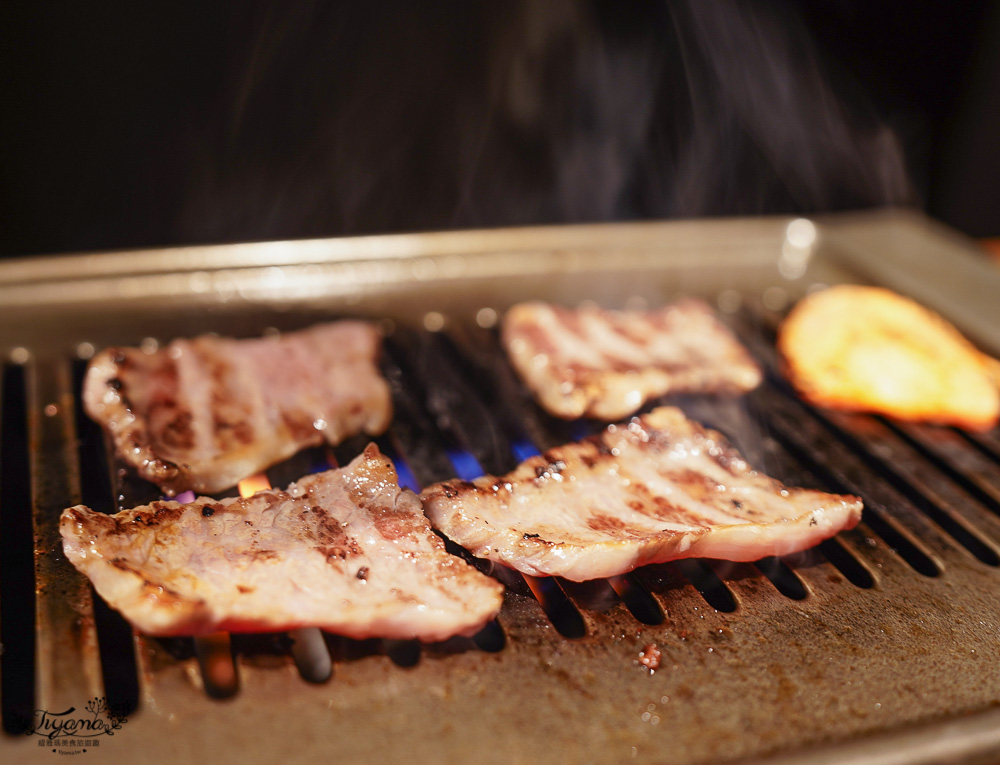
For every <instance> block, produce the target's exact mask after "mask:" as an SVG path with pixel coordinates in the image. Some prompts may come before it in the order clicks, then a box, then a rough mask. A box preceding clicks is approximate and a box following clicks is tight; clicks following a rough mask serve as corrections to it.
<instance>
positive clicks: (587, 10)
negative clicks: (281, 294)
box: [177, 0, 913, 241]
mask: <svg viewBox="0 0 1000 765" xmlns="http://www.w3.org/2000/svg"><path fill="white" fill-rule="evenodd" d="M248 8H249V9H250V10H246V11H244V12H243V13H241V14H240V18H239V19H238V21H239V23H235V24H234V25H233V28H232V29H231V30H230V33H229V34H228V35H227V37H226V48H225V51H224V52H225V60H226V62H227V68H226V76H225V79H224V81H223V83H222V85H221V86H220V89H219V93H218V97H217V98H216V99H215V100H214V101H213V103H212V106H211V108H209V109H207V110H206V112H205V114H204V116H203V117H202V118H201V119H200V120H197V121H195V122H193V124H192V126H191V128H190V129H189V131H188V132H187V133H186V134H185V136H184V138H183V140H184V141H185V142H186V149H185V152H184V153H185V154H186V155H187V156H191V157H197V158H198V161H197V163H195V164H194V165H193V166H192V169H191V171H190V177H189V179H188V181H187V183H186V188H187V202H186V204H185V205H184V207H183V209H182V211H181V213H180V215H179V220H178V224H177V225H178V238H179V239H181V240H183V241H216V240H232V239H270V238H280V237H287V236H325V235H334V234H351V233H361V232H375V231H398V230H422V229H423V230H426V229H439V228H451V227H467V226H495V225H509V224H524V223H550V222H564V221H568V222H576V221H606V220H620V219H634V218H644V217H655V218H669V217H692V216H703V215H735V214H740V215H744V214H759V213H773V212H788V213H815V212H822V211H827V210H836V209H843V208H859V207H872V206H880V205H886V204H899V203H908V202H911V201H912V196H913V192H912V189H911V187H910V183H909V181H908V178H907V172H906V162H905V158H904V156H903V150H902V148H901V146H900V143H899V141H898V139H897V137H896V133H895V132H894V131H893V130H892V129H891V128H890V127H889V126H887V125H886V124H885V123H884V122H883V121H882V120H881V119H880V118H879V115H877V114H876V113H875V111H874V110H873V109H872V108H871V107H870V106H869V105H867V104H866V103H864V101H863V99H861V98H859V97H858V95H857V91H856V90H853V89H852V88H851V87H850V84H849V83H848V82H847V81H846V80H845V79H843V78H841V79H838V78H837V77H836V76H834V75H835V74H838V73H837V72H835V70H834V69H833V68H832V67H831V66H830V65H829V63H828V62H826V61H824V60H823V58H822V57H821V56H820V55H819V52H818V50H817V46H816V44H815V42H814V41H813V40H812V39H811V37H810V34H809V31H808V29H807V27H806V25H805V24H803V22H802V20H801V19H800V18H799V15H798V13H797V6H796V5H794V4H793V3H791V2H768V3H764V2H749V3H734V2H725V1H724V0H682V1H680V2H666V1H665V0H664V2H660V3H602V2H578V1H577V0H544V2H530V1H529V0H521V1H520V2H504V3H483V4H479V3H466V2H456V1H454V0H437V1H436V2H434V3H421V2H416V3H414V2H404V1H403V0H397V1H396V2H383V3H378V4H360V3H358V4H351V5H349V6H345V5H341V4H337V5H330V4H324V3H319V2H314V3H299V4H297V5H294V6H289V7H286V6H284V4H279V3H277V2H257V3H255V4H250V5H249V6H248ZM288 8H293V10H289V9H288Z"/></svg>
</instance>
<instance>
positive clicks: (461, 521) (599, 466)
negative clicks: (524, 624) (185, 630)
mask: <svg viewBox="0 0 1000 765" xmlns="http://www.w3.org/2000/svg"><path fill="white" fill-rule="evenodd" d="M421 496H422V499H423V502H424V509H425V512H426V513H427V516H428V517H429V518H430V519H431V522H432V523H433V524H434V526H435V527H436V528H438V529H439V530H440V531H441V532H443V533H444V534H445V535H447V536H448V537H449V538H451V539H452V540H454V541H455V542H457V543H458V544H460V545H462V546H463V547H465V548H466V549H467V550H469V552H471V553H473V554H474V555H476V556H478V557H480V558H488V559H490V560H493V561H496V562H499V563H502V564H505V565H507V566H510V567H512V568H515V569H517V570H519V571H522V572H524V573H527V574H532V575H535V576H548V575H552V576H562V577H565V578H567V579H571V580H574V581H584V580H588V579H597V578H601V577H608V576H614V575H617V574H623V573H626V572H628V571H631V570H632V569H634V568H636V567H638V566H642V565H645V564H649V563H661V562H664V561H669V560H675V559H679V558H694V557H705V558H719V559H724V560H732V561H753V560H759V559H760V558H763V557H766V556H769V555H785V554H789V553H794V552H799V551H801V550H804V549H806V548H809V547H812V546H813V545H816V544H818V543H819V542H821V541H823V540H824V539H827V538H828V537H831V536H833V535H834V534H836V533H837V532H839V531H841V530H842V529H849V528H852V527H854V526H855V525H857V523H858V521H859V520H860V518H861V510H862V503H861V500H859V499H858V498H857V497H853V496H849V495H836V494H827V493H824V492H821V491H814V490H811V489H801V488H789V487H786V486H784V485H782V484H781V483H780V482H778V481H777V480H775V479H773V478H770V477H768V476H766V475H764V474H762V473H760V472H758V471H756V470H754V469H753V468H752V467H750V465H748V464H747V463H746V461H745V460H744V459H743V458H742V457H741V456H740V454H739V453H738V452H737V451H736V450H735V448H734V447H732V446H731V445H730V444H729V443H728V442H727V441H726V440H725V439H724V438H723V436H722V435H721V434H719V433H717V432H715V431H712V430H709V429H706V428H703V427H702V426H700V425H698V424H697V423H695V422H692V421H691V420H689V419H687V418H686V417H685V416H684V414H683V413H682V412H681V411H680V410H679V409H676V408H673V407H660V408H657V409H654V410H653V411H652V412H650V413H649V414H647V415H644V416H641V417H636V418H633V419H632V420H631V421H630V422H628V423H626V424H622V425H611V426H609V427H608V428H607V429H605V430H604V431H603V432H601V433H600V434H599V435H596V436H592V437H590V438H587V439H585V440H583V441H581V442H578V443H571V444H568V445H565V446H561V447H556V448H554V449H550V450H548V451H547V452H545V453H544V454H542V455H537V456H534V457H531V458H529V459H527V460H525V461H524V462H522V463H521V464H520V465H519V466H518V467H517V468H516V469H515V470H514V471H513V472H511V473H508V474H507V475H505V476H501V477H496V476H484V477H481V478H478V479H476V480H475V481H471V482H469V481H461V480H452V481H446V482H443V483H439V484H435V485H433V486H430V487H428V488H427V489H425V490H424V492H423V493H422V495H421Z"/></svg>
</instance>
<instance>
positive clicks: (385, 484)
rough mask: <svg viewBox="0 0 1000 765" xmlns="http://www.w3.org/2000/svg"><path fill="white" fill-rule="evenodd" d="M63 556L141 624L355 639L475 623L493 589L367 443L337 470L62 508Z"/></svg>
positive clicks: (160, 629)
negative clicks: (233, 488) (283, 486)
mask: <svg viewBox="0 0 1000 765" xmlns="http://www.w3.org/2000/svg"><path fill="white" fill-rule="evenodd" d="M60 532H61V534H62V538H63V549H64V550H65V552H66V557H67V558H69V560H70V561H71V562H72V563H73V565H74V566H76V567H77V568H78V569H79V570H80V571H82V572H83V573H84V574H86V575H87V576H88V577H89V578H90V579H91V581H92V582H93V584H94V587H95V588H96V590H97V592H98V593H99V594H100V595H101V597H103V598H104V599H105V600H106V601H107V602H108V603H109V604H110V605H111V606H112V607H114V608H116V609H118V610H119V611H120V612H121V613H122V614H123V615H124V616H125V618H126V619H128V620H129V622H131V623H132V624H133V626H135V628H136V629H138V630H140V631H141V632H144V633H147V634H150V635H161V636H162V635H197V634H204V633H209V632H214V631H216V630H230V631H234V632H245V631H253V632H263V631H276V630H288V629H295V628H299V627H320V628H323V629H325V630H329V631H331V632H336V633H339V634H342V635H347V636H349V637H353V638H368V637H384V638H399V639H412V638H416V639H419V640H424V641H428V642H429V641H437V640H444V639H446V638H449V637H451V636H453V635H456V634H463V635H468V634H472V633H474V632H476V631H478V630H479V629H480V628H481V627H482V626H483V625H484V624H485V623H486V622H487V621H488V620H489V619H491V618H492V617H493V616H494V615H495V614H496V612H497V611H498V610H499V608H500V605H501V602H502V593H503V587H502V586H501V585H500V584H499V583H498V582H496V581H495V580H493V579H491V578H489V577H487V576H485V575H484V574H482V573H480V572H479V571H477V570H476V569H475V568H474V567H472V566H470V565H469V564H468V563H466V562H465V561H464V560H462V559H461V558H458V557H455V556H454V555H451V554H450V553H448V552H446V551H445V548H444V543H443V542H442V540H441V539H440V537H438V536H437V535H436V534H435V533H434V532H433V531H432V530H431V527H430V524H429V523H428V521H427V518H426V517H425V516H424V514H423V512H422V509H421V505H420V500H419V499H418V498H417V496H416V495H415V494H413V492H411V491H409V490H407V489H400V488H399V485H398V481H397V476H396V471H395V468H394V466H393V465H392V463H391V461H390V460H389V459H388V458H386V457H385V456H384V455H383V454H381V453H380V452H379V450H378V448H377V447H376V446H375V445H374V444H370V445H369V446H368V448H367V449H366V450H365V451H364V453H363V454H361V455H359V456H358V457H356V458H355V459H354V460H353V461H352V462H351V463H350V464H349V465H348V466H347V467H345V468H342V469H338V470H330V471H327V472H324V473H317V474H314V475H310V476H308V477H306V478H303V479H301V480H300V481H298V482H296V483H293V484H291V485H290V486H289V487H288V489H287V490H285V491H279V490H268V491H261V492H258V493H257V494H255V495H253V496H252V497H248V498H246V499H239V498H228V499H223V500H220V501H215V500H212V499H209V498H204V497H202V498H199V499H197V500H195V501H194V502H191V503H188V504H184V505H182V504H179V503H177V502H173V501H162V502H154V503H152V504H151V505H146V506H142V507H137V508H134V509H132V510H125V511H122V512H120V513H117V514H116V515H104V514H102V513H96V512H94V511H92V510H90V509H89V508H87V507H84V506H82V505H78V506H76V507H71V508H69V509H67V510H65V511H63V514H62V518H61V520H60Z"/></svg>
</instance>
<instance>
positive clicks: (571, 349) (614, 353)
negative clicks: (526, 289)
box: [501, 298, 761, 420]
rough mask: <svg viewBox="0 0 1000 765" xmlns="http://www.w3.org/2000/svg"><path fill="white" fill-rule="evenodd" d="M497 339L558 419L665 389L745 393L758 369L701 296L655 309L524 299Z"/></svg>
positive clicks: (619, 412)
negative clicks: (575, 305) (565, 304)
mask: <svg viewBox="0 0 1000 765" xmlns="http://www.w3.org/2000/svg"><path fill="white" fill-rule="evenodd" d="M501 340H502V342H503V345H504V348H505V349H506V351H507V355H508V357H509V358H510V360H511V364H512V365H513V367H514V369H515V370H516V371H517V373H518V375H519V376H520V377H521V379H522V380H523V381H524V383H525V384H526V385H527V386H528V387H529V388H530V389H531V390H532V391H533V392H534V393H535V395H536V397H537V398H538V401H539V403H540V404H541V405H542V406H543V407H544V408H545V409H546V410H547V411H549V412H550V413H552V414H554V415H556V416H557V417H563V418H566V419H574V418H576V417H583V416H587V417H595V418H598V419H602V420H616V419H619V418H622V417H627V416H628V415H630V414H632V413H633V412H636V411H637V410H638V409H639V408H640V407H641V406H642V405H643V404H644V403H645V402H646V401H648V400H649V399H651V398H654V397H656V396H661V395H665V394H667V393H674V392H676V393H743V392H746V391H748V390H752V389H753V388H756V387H757V386H758V385H759V384H760V381H761V372H760V367H759V366H758V365H757V363H756V362H755V361H754V360H753V358H751V356H750V354H749V353H748V352H747V350H746V349H745V348H744V347H743V346H742V345H741V344H740V342H739V341H738V340H737V339H736V337H735V336H734V335H733V334H732V332H731V331H730V330H729V328H728V327H726V325H725V324H723V323H722V322H721V321H720V320H719V319H718V317H716V315H715V313H714V312H713V311H712V309H711V308H710V307H709V306H708V305H706V304H705V303H704V302H702V301H701V300H697V299H694V298H686V299H684V300H679V301H677V302H676V303H673V304H672V305H668V306H665V307H663V308H660V309H657V310H652V311H611V310H606V309H603V308H597V307H595V306H584V307H581V308H578V309H569V308H564V307H561V306H556V305H550V304H548V303H541V302H530V303H520V304H518V305H516V306H514V307H512V308H511V309H510V310H508V311H507V313H506V314H505V315H504V318H503V324H502V327H501Z"/></svg>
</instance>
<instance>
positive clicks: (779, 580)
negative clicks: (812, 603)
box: [754, 556, 809, 600]
mask: <svg viewBox="0 0 1000 765" xmlns="http://www.w3.org/2000/svg"><path fill="white" fill-rule="evenodd" d="M754 566H755V568H756V569H757V570H758V571H760V573H762V574H763V575H764V576H765V577H767V579H768V581H770V582H771V584H773V585H774V588H775V589H776V590H777V591H778V592H780V593H781V594H782V595H784V596H785V597H786V598H791V599H792V600H805V599H806V598H807V597H809V590H808V588H807V587H806V585H805V583H804V582H803V581H802V580H801V579H799V577H798V575H797V574H796V573H795V571H793V570H792V569H791V568H790V567H789V566H788V564H786V563H785V562H784V561H783V560H781V558H775V557H773V556H771V557H768V558H762V559H761V560H759V561H757V562H756V563H755V564H754Z"/></svg>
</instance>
